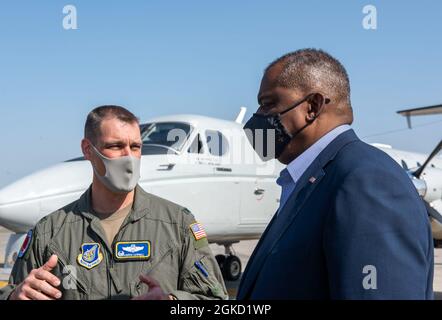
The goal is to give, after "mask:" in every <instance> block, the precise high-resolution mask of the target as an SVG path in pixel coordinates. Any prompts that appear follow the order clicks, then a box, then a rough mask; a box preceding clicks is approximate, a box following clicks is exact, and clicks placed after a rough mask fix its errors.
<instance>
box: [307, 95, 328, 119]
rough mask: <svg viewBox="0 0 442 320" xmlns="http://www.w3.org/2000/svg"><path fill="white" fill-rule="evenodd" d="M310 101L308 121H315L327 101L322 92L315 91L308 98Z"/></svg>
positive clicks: (308, 101)
mask: <svg viewBox="0 0 442 320" xmlns="http://www.w3.org/2000/svg"><path fill="white" fill-rule="evenodd" d="M307 103H308V113H307V115H306V121H307V122H313V121H314V120H315V119H316V118H317V117H318V116H319V113H320V112H321V110H322V107H323V106H324V103H325V98H324V96H323V95H322V94H320V93H314V94H312V95H311V97H310V98H308V100H307Z"/></svg>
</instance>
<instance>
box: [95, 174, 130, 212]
mask: <svg viewBox="0 0 442 320" xmlns="http://www.w3.org/2000/svg"><path fill="white" fill-rule="evenodd" d="M134 195H135V190H132V191H131V192H128V193H115V192H112V191H110V190H109V189H107V188H106V187H105V186H104V185H103V184H102V183H101V182H100V181H99V180H98V179H97V178H96V177H95V174H94V179H93V182H92V208H93V209H94V211H95V212H100V213H112V212H115V211H118V210H119V209H122V208H125V207H127V206H128V205H129V204H131V203H132V202H133V201H134Z"/></svg>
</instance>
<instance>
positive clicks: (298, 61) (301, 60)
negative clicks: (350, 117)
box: [265, 48, 351, 108]
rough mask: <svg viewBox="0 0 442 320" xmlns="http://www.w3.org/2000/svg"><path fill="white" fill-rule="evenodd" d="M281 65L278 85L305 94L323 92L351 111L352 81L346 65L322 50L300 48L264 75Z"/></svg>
mask: <svg viewBox="0 0 442 320" xmlns="http://www.w3.org/2000/svg"><path fill="white" fill-rule="evenodd" d="M279 64H282V71H281V73H280V75H279V77H278V79H277V83H278V85H280V86H282V87H285V88H296V89H300V90H302V91H303V92H306V93H313V92H314V91H315V90H318V89H320V90H321V91H322V92H323V93H324V94H327V95H328V97H329V98H330V99H331V100H332V102H333V103H335V104H337V105H339V104H344V105H345V106H348V107H350V108H351V101H350V80H349V77H348V74H347V71H346V70H345V68H344V66H343V65H342V64H341V62H339V60H337V59H336V58H334V57H332V56H331V55H330V54H328V53H327V52H325V51H323V50H320V49H313V48H307V49H300V50H297V51H293V52H290V53H287V54H285V55H283V56H281V57H279V58H278V59H276V60H274V61H273V62H272V63H270V65H269V66H268V67H267V68H266V70H265V72H267V71H268V70H270V69H271V68H272V67H273V66H275V65H279Z"/></svg>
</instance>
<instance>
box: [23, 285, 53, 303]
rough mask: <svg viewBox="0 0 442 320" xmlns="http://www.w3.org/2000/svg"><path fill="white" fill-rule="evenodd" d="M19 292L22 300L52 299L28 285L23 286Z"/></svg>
mask: <svg viewBox="0 0 442 320" xmlns="http://www.w3.org/2000/svg"><path fill="white" fill-rule="evenodd" d="M21 293H22V294H21V297H20V298H23V300H29V299H30V300H54V299H51V298H49V297H48V296H46V295H44V294H43V293H41V292H38V291H37V290H34V289H33V288H32V287H30V286H23V288H22V292H21ZM26 298H27V299H26Z"/></svg>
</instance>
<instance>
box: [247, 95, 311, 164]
mask: <svg viewBox="0 0 442 320" xmlns="http://www.w3.org/2000/svg"><path fill="white" fill-rule="evenodd" d="M309 97H311V94H310V95H308V96H306V97H305V98H303V99H302V100H300V101H298V102H296V103H295V104H294V105H292V106H291V107H288V108H287V109H286V110H284V111H283V112H280V113H276V114H259V113H254V114H253V115H252V117H251V118H250V119H249V121H247V123H246V124H245V125H244V128H243V129H244V130H245V131H246V136H247V139H248V140H249V142H250V144H251V145H252V146H253V149H255V152H256V153H257V154H258V155H259V157H260V158H261V160H263V161H269V160H271V159H275V158H279V156H280V155H281V154H282V152H283V151H284V149H285V147H286V146H287V145H288V144H289V142H290V140H292V139H293V138H294V137H295V136H296V135H297V134H298V133H299V132H301V131H302V130H303V129H304V128H305V127H307V125H308V124H307V125H305V126H304V127H302V128H301V129H299V130H298V131H297V132H295V133H293V134H292V133H290V132H288V131H287V129H286V128H285V127H284V125H283V124H282V122H281V116H282V115H283V114H285V113H287V112H289V111H290V110H293V109H294V108H296V107H297V106H299V105H300V104H301V103H303V102H304V101H306V100H307V99H308V98H309ZM261 133H262V135H261ZM260 138H261V139H260Z"/></svg>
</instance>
